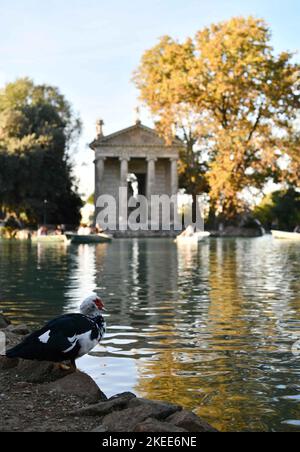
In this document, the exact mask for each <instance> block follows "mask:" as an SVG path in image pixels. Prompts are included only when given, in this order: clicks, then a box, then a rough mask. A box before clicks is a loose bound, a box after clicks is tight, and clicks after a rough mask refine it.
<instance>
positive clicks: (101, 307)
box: [94, 297, 106, 311]
mask: <svg viewBox="0 0 300 452" xmlns="http://www.w3.org/2000/svg"><path fill="white" fill-rule="evenodd" d="M94 303H95V305H96V306H97V308H98V309H99V311H106V309H105V306H104V303H103V301H102V300H101V298H99V297H97V298H95V300H94Z"/></svg>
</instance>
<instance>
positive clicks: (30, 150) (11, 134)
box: [0, 78, 82, 224]
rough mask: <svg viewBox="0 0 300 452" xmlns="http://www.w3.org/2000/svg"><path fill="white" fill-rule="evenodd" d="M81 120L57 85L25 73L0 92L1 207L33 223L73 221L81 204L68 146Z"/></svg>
mask: <svg viewBox="0 0 300 452" xmlns="http://www.w3.org/2000/svg"><path fill="white" fill-rule="evenodd" d="M80 128H81V124H80V121H79V119H78V118H77V117H76V116H75V115H74V113H73V112H72V109H71V106H70V104H69V103H68V102H67V101H66V99H65V98H64V96H63V95H62V94H60V92H59V91H58V89H57V88H54V87H51V86H47V85H34V83H33V82H32V81H31V80H29V79H27V78H25V79H19V80H17V81H16V82H14V83H9V84H8V85H6V86H5V88H4V89H3V90H2V91H1V92H0V206H1V205H2V206H4V207H5V208H6V210H8V211H13V212H16V213H17V214H18V216H20V215H21V214H23V216H24V215H25V217H27V218H28V221H30V222H34V223H38V222H41V221H42V218H43V206H44V200H47V201H48V204H47V206H48V215H47V217H48V220H49V221H50V222H53V223H74V224H75V223H78V222H79V220H80V214H79V210H80V207H81V205H82V202H81V199H80V197H79V195H78V194H77V189H76V186H75V180H74V177H73V176H72V164H71V161H70V156H69V154H68V150H69V149H70V147H71V146H72V144H73V143H74V142H75V140H76V138H77V137H78V135H79V133H80Z"/></svg>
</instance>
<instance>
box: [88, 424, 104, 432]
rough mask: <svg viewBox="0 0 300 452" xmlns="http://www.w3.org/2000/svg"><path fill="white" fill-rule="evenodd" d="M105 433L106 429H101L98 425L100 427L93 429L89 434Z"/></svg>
mask: <svg viewBox="0 0 300 452" xmlns="http://www.w3.org/2000/svg"><path fill="white" fill-rule="evenodd" d="M105 432H107V430H106V428H104V427H103V425H100V427H97V428H94V430H92V431H91V433H105Z"/></svg>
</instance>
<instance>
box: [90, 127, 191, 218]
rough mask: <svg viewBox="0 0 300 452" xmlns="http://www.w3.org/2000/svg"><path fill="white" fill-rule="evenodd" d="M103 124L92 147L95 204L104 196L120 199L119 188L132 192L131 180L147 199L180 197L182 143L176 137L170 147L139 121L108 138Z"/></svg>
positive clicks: (98, 129) (98, 128) (139, 192)
mask: <svg viewBox="0 0 300 452" xmlns="http://www.w3.org/2000/svg"><path fill="white" fill-rule="evenodd" d="M103 125H104V123H103V121H102V120H100V121H97V136H96V139H95V140H94V141H93V142H92V143H91V144H90V147H91V149H93V150H94V152H95V201H97V199H98V197H99V196H101V195H104V194H105V195H107V194H108V195H112V196H114V198H115V199H118V196H119V188H120V187H124V188H127V190H128V191H129V192H130V191H131V192H132V181H134V182H135V189H136V191H137V192H138V194H139V195H144V196H146V197H147V199H148V200H149V199H150V197H151V195H164V194H166V195H169V196H171V195H175V194H177V192H178V169H177V165H178V158H179V151H180V149H181V148H182V146H183V144H182V142H181V140H179V139H178V138H174V140H173V142H172V143H171V144H170V145H167V144H166V143H165V141H164V140H163V139H162V138H161V137H160V136H159V135H158V133H157V132H156V131H155V130H153V129H151V128H149V127H146V126H144V125H143V124H142V123H141V121H140V120H137V121H136V123H135V124H134V125H133V126H131V127H128V128H126V129H123V130H120V131H118V132H115V133H112V134H110V135H107V136H105V135H104V133H103ZM130 194H133V192H132V193H130ZM97 213H98V211H97V209H96V215H97Z"/></svg>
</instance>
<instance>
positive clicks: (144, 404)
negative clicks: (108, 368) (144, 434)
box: [102, 398, 182, 432]
mask: <svg viewBox="0 0 300 452" xmlns="http://www.w3.org/2000/svg"><path fill="white" fill-rule="evenodd" d="M181 409H182V408H181V407H180V406H177V405H171V404H167V403H164V402H154V401H151V400H146V399H138V398H135V399H132V400H130V402H129V403H128V407H127V408H126V409H124V410H122V411H114V412H112V413H110V414H108V415H107V416H105V417H104V418H103V419H102V424H103V425H104V427H105V428H106V429H107V430H108V431H109V432H131V431H133V430H134V428H135V427H136V426H137V425H138V424H141V423H142V422H144V421H145V420H146V419H148V418H154V419H158V420H163V419H166V418H167V417H169V416H171V415H172V414H174V413H176V412H177V411H180V410H181Z"/></svg>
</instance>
